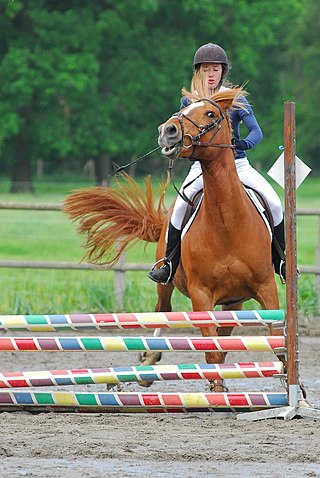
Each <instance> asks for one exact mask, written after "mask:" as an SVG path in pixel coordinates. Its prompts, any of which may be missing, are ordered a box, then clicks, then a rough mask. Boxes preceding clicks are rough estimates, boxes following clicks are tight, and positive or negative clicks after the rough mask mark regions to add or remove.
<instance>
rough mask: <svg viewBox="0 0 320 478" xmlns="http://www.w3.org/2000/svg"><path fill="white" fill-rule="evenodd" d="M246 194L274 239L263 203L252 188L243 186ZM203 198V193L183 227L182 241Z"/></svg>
mask: <svg viewBox="0 0 320 478" xmlns="http://www.w3.org/2000/svg"><path fill="white" fill-rule="evenodd" d="M243 187H244V189H245V191H246V193H247V194H248V196H249V198H250V200H251V201H252V203H253V204H254V206H255V207H256V209H257V211H258V213H259V214H260V216H261V217H262V219H263V221H264V223H265V225H266V227H267V229H268V231H269V234H270V238H271V239H272V230H271V227H270V224H269V222H268V220H267V218H266V215H265V208H264V207H263V205H262V204H261V202H260V201H259V199H258V197H257V196H256V194H255V193H254V191H253V190H252V189H250V188H246V187H245V186H243ZM202 198H203V193H202V194H201V197H200V199H199V202H198V204H197V206H196V208H195V210H194V211H193V213H192V214H191V216H190V217H189V219H188V220H187V223H186V224H185V226H184V227H183V229H182V234H181V240H182V239H183V237H184V236H185V234H186V233H187V232H188V230H189V229H190V227H191V224H192V223H193V221H194V219H195V217H196V215H197V214H198V211H199V209H200V206H201V203H202Z"/></svg>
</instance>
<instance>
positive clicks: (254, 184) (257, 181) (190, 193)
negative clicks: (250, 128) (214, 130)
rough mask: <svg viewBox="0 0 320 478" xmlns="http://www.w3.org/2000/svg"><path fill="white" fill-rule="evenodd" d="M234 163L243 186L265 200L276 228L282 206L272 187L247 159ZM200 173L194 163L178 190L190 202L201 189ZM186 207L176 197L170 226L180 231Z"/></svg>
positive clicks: (180, 199)
mask: <svg viewBox="0 0 320 478" xmlns="http://www.w3.org/2000/svg"><path fill="white" fill-rule="evenodd" d="M235 163H236V168H237V172H238V176H239V178H240V181H241V182H242V183H243V184H244V185H245V186H248V187H251V188H253V189H255V190H256V191H258V192H259V193H260V194H261V195H262V196H263V197H264V198H265V199H266V201H267V203H268V204H269V207H270V210H271V213H272V216H273V221H274V225H275V226H277V225H278V224H280V222H281V221H282V219H283V212H282V205H281V201H280V198H279V196H278V194H277V193H276V192H275V190H274V189H273V187H272V186H271V185H270V184H269V183H268V181H267V180H266V179H265V178H264V177H263V176H262V175H261V174H260V173H258V171H256V170H255V169H254V168H253V167H252V166H251V165H250V163H249V161H248V159H247V158H242V159H237V160H236V161H235ZM201 172H202V169H201V165H200V163H199V161H195V162H194V164H193V165H192V166H191V168H190V171H189V174H188V175H187V177H186V179H185V180H184V182H183V184H182V186H181V188H180V192H182V191H183V192H184V194H185V195H186V196H187V197H188V198H189V199H190V200H192V199H193V198H194V196H195V194H196V193H197V192H198V191H199V190H200V189H202V188H203V176H202V174H201ZM195 178H196V179H195ZM193 179H195V181H193V182H192V183H191V184H190V185H189V186H187V187H185V186H186V185H187V184H188V183H190V181H192V180H193ZM235 200H236V199H235ZM187 207H188V204H187V202H186V201H184V200H183V199H182V198H181V197H180V196H178V197H177V199H176V202H175V205H174V209H173V212H172V216H171V224H172V225H173V226H174V227H175V228H176V229H181V227H182V222H183V219H184V216H185V213H186V210H187Z"/></svg>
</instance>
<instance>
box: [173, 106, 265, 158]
mask: <svg viewBox="0 0 320 478" xmlns="http://www.w3.org/2000/svg"><path fill="white" fill-rule="evenodd" d="M241 101H242V102H243V104H244V107H245V109H239V108H238V109H232V110H231V111H230V120H231V126H232V133H233V138H235V139H237V140H240V124H241V122H242V123H243V124H244V125H245V126H246V128H247V129H248V134H247V136H246V137H245V138H244V139H243V140H242V145H243V148H242V149H239V148H237V149H236V155H235V159H241V158H245V157H246V153H245V150H247V149H251V148H253V147H254V146H255V145H256V144H258V143H260V141H261V140H262V138H263V134H262V131H261V128H260V126H259V123H258V121H257V120H256V117H255V116H254V113H253V109H252V108H251V106H250V105H249V103H248V101H247V99H246V98H244V97H242V98H241ZM190 103H191V101H190V100H189V98H186V97H184V98H182V100H181V105H180V109H182V108H185V107H186V106H189V104H190ZM242 145H241V146H242Z"/></svg>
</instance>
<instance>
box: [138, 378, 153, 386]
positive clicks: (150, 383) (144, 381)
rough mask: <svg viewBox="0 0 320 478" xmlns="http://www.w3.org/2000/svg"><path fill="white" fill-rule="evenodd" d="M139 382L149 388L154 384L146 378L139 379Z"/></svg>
mask: <svg viewBox="0 0 320 478" xmlns="http://www.w3.org/2000/svg"><path fill="white" fill-rule="evenodd" d="M138 384H139V385H140V386H141V387H145V388H149V387H151V385H152V384H153V382H147V381H146V380H139V382H138Z"/></svg>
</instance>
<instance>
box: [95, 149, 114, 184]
mask: <svg viewBox="0 0 320 478" xmlns="http://www.w3.org/2000/svg"><path fill="white" fill-rule="evenodd" d="M95 162H96V183H97V186H108V184H109V181H110V174H111V160H110V156H109V155H108V154H107V153H103V154H100V156H98V157H97V158H95Z"/></svg>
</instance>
